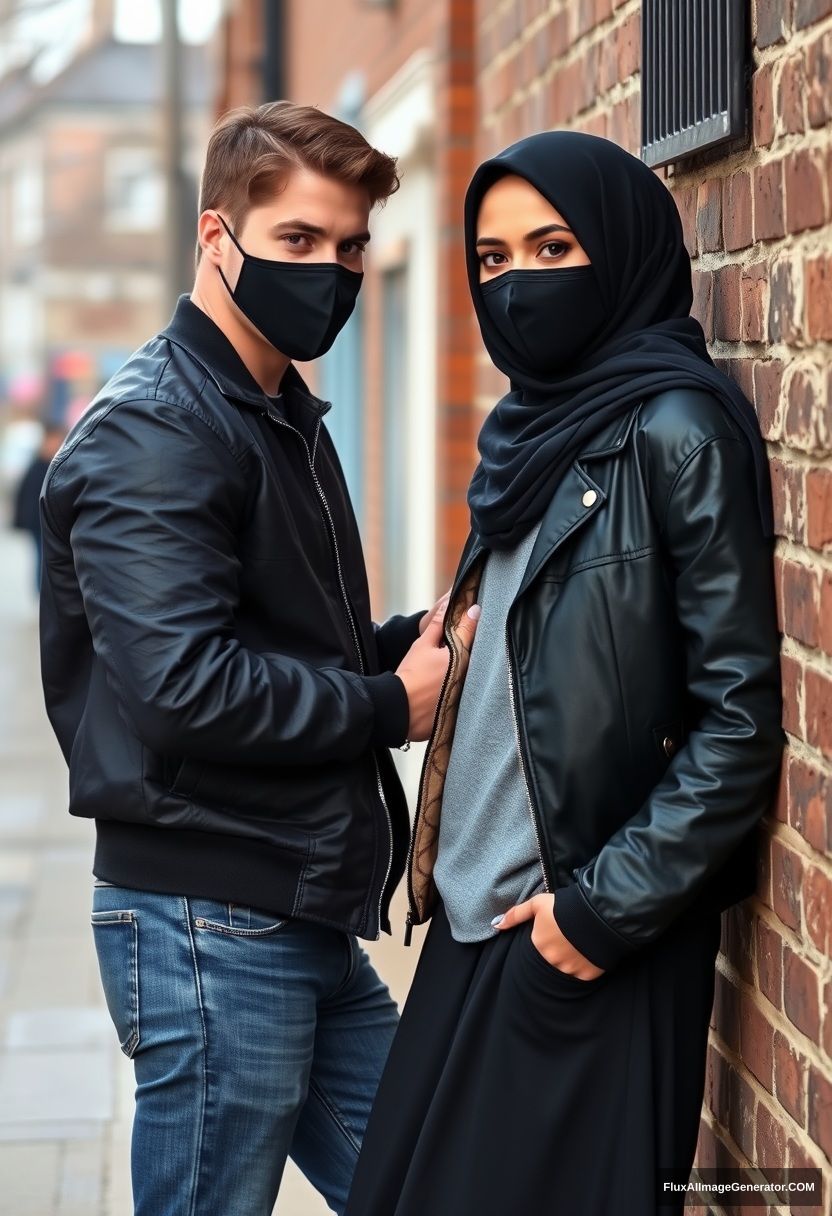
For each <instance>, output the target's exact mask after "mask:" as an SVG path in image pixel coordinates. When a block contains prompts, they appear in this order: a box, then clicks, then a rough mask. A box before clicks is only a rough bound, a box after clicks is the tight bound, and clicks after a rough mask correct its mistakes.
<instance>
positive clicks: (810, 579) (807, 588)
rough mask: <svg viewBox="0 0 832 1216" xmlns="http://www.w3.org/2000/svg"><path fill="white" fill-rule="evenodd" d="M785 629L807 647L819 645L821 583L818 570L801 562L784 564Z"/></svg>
mask: <svg viewBox="0 0 832 1216" xmlns="http://www.w3.org/2000/svg"><path fill="white" fill-rule="evenodd" d="M783 606H784V613H783V622H784V630H785V632H786V633H787V634H788V635H789V636H790V637H793V638H795V639H796V640H797V641H798V642H803V643H804V644H805V645H806V646H817V644H818V635H819V632H820V584H819V579H818V574H817V571H816V570H814V569H813V568H812V567H810V566H804V565H801V564H798V563H797V562H792V561H786V562H784V563H783Z"/></svg>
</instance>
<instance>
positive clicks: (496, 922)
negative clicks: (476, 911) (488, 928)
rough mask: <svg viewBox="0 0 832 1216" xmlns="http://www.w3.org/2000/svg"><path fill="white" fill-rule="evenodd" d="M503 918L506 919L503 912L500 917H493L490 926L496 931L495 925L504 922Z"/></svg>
mask: <svg viewBox="0 0 832 1216" xmlns="http://www.w3.org/2000/svg"><path fill="white" fill-rule="evenodd" d="M505 918H506V914H505V912H503V914H502V915H501V916H495V917H494V919H493V920H492V922H491V924H492V925H493V926H494V928H495V929H496V927H497V925H499V924H500V923H501V922H502V921H504V920H505Z"/></svg>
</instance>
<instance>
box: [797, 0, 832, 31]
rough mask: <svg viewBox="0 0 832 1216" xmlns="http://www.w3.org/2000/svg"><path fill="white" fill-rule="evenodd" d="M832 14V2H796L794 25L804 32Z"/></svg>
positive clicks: (825, 0) (828, 0)
mask: <svg viewBox="0 0 832 1216" xmlns="http://www.w3.org/2000/svg"><path fill="white" fill-rule="evenodd" d="M830 13H832V0H795V10H794V23H795V26H796V27H797V29H799V30H803V29H805V28H806V26H807V25H813V24H814V22H815V21H821V20H822V19H823V18H824V17H828V16H829V14H830Z"/></svg>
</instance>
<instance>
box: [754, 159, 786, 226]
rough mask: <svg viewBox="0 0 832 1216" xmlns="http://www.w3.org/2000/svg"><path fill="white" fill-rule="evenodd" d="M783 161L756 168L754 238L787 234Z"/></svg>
mask: <svg viewBox="0 0 832 1216" xmlns="http://www.w3.org/2000/svg"><path fill="white" fill-rule="evenodd" d="M783 197H784V192H783V162H782V161H779V160H777V161H772V162H770V163H769V164H767V165H757V166H756V167H755V169H754V239H755V240H757V241H768V240H775V239H776V238H777V237H781V236H785V234H786V222H785V213H784V206H783Z"/></svg>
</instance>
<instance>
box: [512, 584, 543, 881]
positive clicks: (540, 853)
mask: <svg viewBox="0 0 832 1216" xmlns="http://www.w3.org/2000/svg"><path fill="white" fill-rule="evenodd" d="M510 615H511V609H510V608H509V616H510ZM506 660H507V662H508V687H509V700H510V701H511V718H512V721H513V722H514V734H515V736H516V739H517V754H518V757H519V760H520V773H521V775H522V778H523V787H524V789H525V791H526V801H527V802H528V804H529V814H530V815H531V819H532V827H533V828H534V835H535V840H536V841H537V855H538V857H539V858H540V868H541V870H542V871H543V885H544V887H545V889H546V891H551V890H552V886H551V883H550V881H549V875H548V873H547V871H546V862H545V860H544V857H543V847H542V845H541V843H540V829H539V827H538V824H537V815H536V813H535V809H534V803H533V801H532V794H531V787H530V785H529V778H528V773H527V772H526V760H525V753H524V751H523V743H522V740H521V738H520V720H519V718H518V714H517V702H516V697H515V685H514V668H513V666H512V661H511V642H510V640H509V626H508V618H506Z"/></svg>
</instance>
